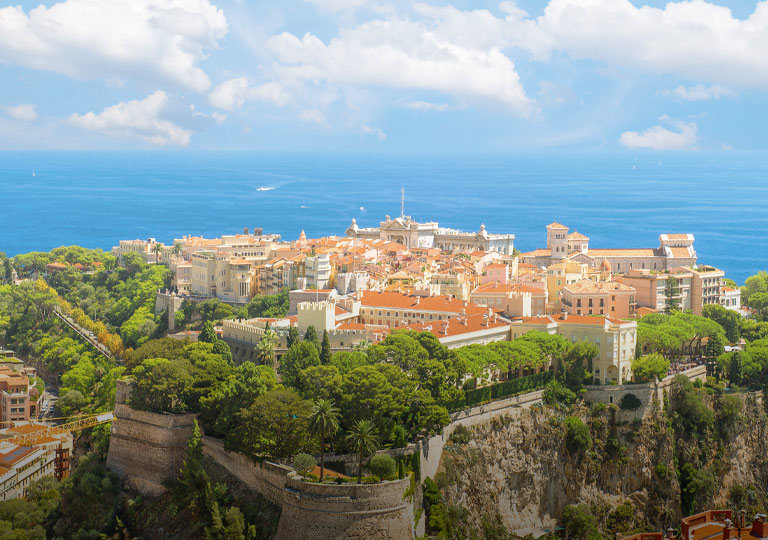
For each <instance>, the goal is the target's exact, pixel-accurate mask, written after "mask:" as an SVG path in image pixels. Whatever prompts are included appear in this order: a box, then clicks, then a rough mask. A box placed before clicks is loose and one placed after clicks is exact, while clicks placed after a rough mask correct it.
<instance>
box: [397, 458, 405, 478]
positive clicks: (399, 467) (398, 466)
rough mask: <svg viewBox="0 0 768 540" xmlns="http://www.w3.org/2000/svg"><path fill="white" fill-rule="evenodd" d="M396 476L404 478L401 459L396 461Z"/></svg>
mask: <svg viewBox="0 0 768 540" xmlns="http://www.w3.org/2000/svg"><path fill="white" fill-rule="evenodd" d="M397 478H398V480H402V479H403V478H405V462H404V461H403V460H402V459H401V460H399V461H398V462H397Z"/></svg>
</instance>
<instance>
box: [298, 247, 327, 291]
mask: <svg viewBox="0 0 768 540" xmlns="http://www.w3.org/2000/svg"><path fill="white" fill-rule="evenodd" d="M332 270H333V267H332V266H331V257H330V255H329V254H328V253H319V254H316V255H310V256H308V257H307V258H306V259H305V260H304V277H305V279H306V282H305V284H304V286H305V288H315V289H327V288H328V287H329V285H331V282H332V279H333V271H332Z"/></svg>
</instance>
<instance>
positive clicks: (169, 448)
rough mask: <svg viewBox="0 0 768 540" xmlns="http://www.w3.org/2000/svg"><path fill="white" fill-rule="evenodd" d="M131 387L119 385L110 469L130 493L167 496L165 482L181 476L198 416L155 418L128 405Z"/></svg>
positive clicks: (126, 383)
mask: <svg viewBox="0 0 768 540" xmlns="http://www.w3.org/2000/svg"><path fill="white" fill-rule="evenodd" d="M131 388H132V383H131V382H130V381H126V380H119V381H117V388H116V392H115V401H116V405H115V418H116V421H115V422H114V423H113V424H112V435H111V437H110V442H109V452H108V454H107V467H108V468H109V469H110V470H113V471H115V472H116V473H117V474H118V475H120V476H121V477H122V478H123V479H124V481H125V486H126V487H127V488H128V489H131V490H134V491H138V492H140V493H144V494H147V495H159V494H161V493H163V492H165V487H164V486H163V484H162V482H163V480H164V479H166V478H170V477H175V476H177V475H178V474H179V471H180V470H181V467H182V465H183V464H184V458H185V456H186V450H187V442H188V441H189V437H190V436H191V435H192V429H193V425H194V420H195V418H196V417H197V415H196V414H156V413H150V412H146V411H136V410H134V409H132V408H131V407H130V406H128V405H127V402H128V401H129V400H130V396H131Z"/></svg>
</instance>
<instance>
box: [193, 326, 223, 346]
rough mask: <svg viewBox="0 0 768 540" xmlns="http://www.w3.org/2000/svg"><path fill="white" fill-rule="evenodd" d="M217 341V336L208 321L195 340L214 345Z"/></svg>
mask: <svg viewBox="0 0 768 540" xmlns="http://www.w3.org/2000/svg"><path fill="white" fill-rule="evenodd" d="M218 339H219V336H217V335H216V331H215V330H214V329H213V323H212V322H211V321H210V320H207V321H205V322H204V323H203V329H202V330H201V331H200V335H199V336H197V340H198V341H202V342H203V343H215V342H216V341H217V340H218Z"/></svg>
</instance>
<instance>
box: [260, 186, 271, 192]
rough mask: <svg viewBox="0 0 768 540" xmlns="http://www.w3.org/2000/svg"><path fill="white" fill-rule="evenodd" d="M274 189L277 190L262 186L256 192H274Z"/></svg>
mask: <svg viewBox="0 0 768 540" xmlns="http://www.w3.org/2000/svg"><path fill="white" fill-rule="evenodd" d="M273 189H275V188H273V187H268V186H261V187H260V188H258V189H256V191H272V190H273Z"/></svg>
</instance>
